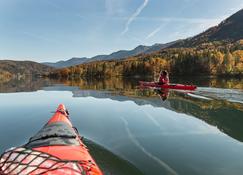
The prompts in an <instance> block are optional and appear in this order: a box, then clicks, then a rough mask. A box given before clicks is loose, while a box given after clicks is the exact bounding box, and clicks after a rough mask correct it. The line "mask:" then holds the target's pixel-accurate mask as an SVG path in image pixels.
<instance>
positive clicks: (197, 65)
mask: <svg viewBox="0 0 243 175" xmlns="http://www.w3.org/2000/svg"><path fill="white" fill-rule="evenodd" d="M161 69H167V70H168V71H169V72H171V73H172V74H174V75H241V74H242V72H243V40H239V41H236V42H233V43H222V42H210V43H204V44H201V45H199V46H197V47H192V48H169V49H164V50H161V51H159V52H155V53H152V54H142V55H138V56H134V57H129V58H127V59H125V60H120V61H115V60H114V61H96V62H92V63H86V64H81V65H78V66H72V67H70V68H64V69H59V70H55V71H53V72H51V74H50V76H52V77H89V76H93V77H111V76H153V75H156V74H158V72H159V71H160V70H161Z"/></svg>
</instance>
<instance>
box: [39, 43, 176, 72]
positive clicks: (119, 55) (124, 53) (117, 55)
mask: <svg viewBox="0 0 243 175" xmlns="http://www.w3.org/2000/svg"><path fill="white" fill-rule="evenodd" d="M176 42H178V41H174V42H170V43H166V44H154V45H152V46H144V45H139V46H137V47H136V48H135V49H133V50H120V51H117V52H113V53H111V54H110V55H97V56H94V57H92V58H86V57H82V58H71V59H69V60H66V61H58V62H55V63H52V62H44V63H42V64H44V65H47V66H51V67H54V68H64V67H70V66H75V65H79V64H82V63H88V62H92V61H104V60H119V59H123V58H127V57H131V56H135V55H138V54H148V53H152V52H156V51H159V50H161V49H164V48H167V47H169V46H171V45H173V44H175V43H176Z"/></svg>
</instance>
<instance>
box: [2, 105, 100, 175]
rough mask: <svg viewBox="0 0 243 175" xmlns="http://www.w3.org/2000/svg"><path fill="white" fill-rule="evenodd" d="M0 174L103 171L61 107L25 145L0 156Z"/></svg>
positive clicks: (78, 174) (93, 174) (88, 174)
mask: <svg viewBox="0 0 243 175" xmlns="http://www.w3.org/2000/svg"><path fill="white" fill-rule="evenodd" d="M0 174H1V175H7V174H8V175H9V174H12V175H15V174H21V175H36V174H43V175H61V174H64V175H65V174H69V175H83V174H85V175H102V172H101V170H100V169H99V167H98V166H97V164H96V163H95V161H94V160H93V158H92V157H91V155H90V154H89V152H88V149H87V147H86V146H85V145H84V144H83V142H82V141H81V137H80V136H79V134H78V131H77V129H75V128H74V127H73V126H72V123H71V122H70V120H69V117H68V112H67V110H66V108H65V106H64V105H62V104H61V105H59V107H58V108H57V110H56V112H55V114H54V115H53V116H52V118H51V119H50V120H49V121H48V122H47V124H46V125H45V126H44V127H43V128H42V129H41V130H40V131H39V132H38V133H37V134H36V135H34V136H33V137H31V138H30V140H29V142H28V143H27V144H25V145H23V146H22V147H17V148H12V149H10V150H8V151H6V152H5V153H3V154H2V155H1V157H0Z"/></svg>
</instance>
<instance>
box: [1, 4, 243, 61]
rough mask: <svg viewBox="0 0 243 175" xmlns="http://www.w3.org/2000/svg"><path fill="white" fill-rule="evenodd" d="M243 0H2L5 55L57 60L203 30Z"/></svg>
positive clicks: (23, 58) (242, 5) (95, 53)
mask: <svg viewBox="0 0 243 175" xmlns="http://www.w3.org/2000/svg"><path fill="white" fill-rule="evenodd" d="M241 8H243V1H242V0H0V59H14V60H34V61H40V62H42V61H57V60H65V59H69V58H71V57H92V56H95V55H98V54H109V53H111V52H114V51H117V50H121V49H133V48H134V47H136V46H137V45H141V44H142V45H152V44H155V43H166V42H170V41H173V40H177V39H182V38H186V37H190V36H193V35H195V34H198V33H200V32H202V31H204V30H206V29H207V28H208V27H211V26H214V25H217V24H218V23H219V22H220V21H221V20H223V19H225V18H226V17H228V16H230V15H231V14H233V13H235V12H236V11H238V10H239V9H241Z"/></svg>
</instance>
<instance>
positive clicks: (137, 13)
mask: <svg viewBox="0 0 243 175" xmlns="http://www.w3.org/2000/svg"><path fill="white" fill-rule="evenodd" d="M148 2H149V0H144V2H143V4H142V5H140V6H139V7H138V8H137V9H136V11H135V13H133V14H132V16H130V17H129V18H128V20H127V22H126V25H125V29H124V30H123V32H122V33H121V34H122V35H124V34H125V33H127V31H128V30H129V25H130V24H131V23H132V22H133V21H134V20H135V18H136V17H137V16H138V15H139V14H140V13H141V12H142V10H143V9H144V8H145V7H146V6H147V4H148Z"/></svg>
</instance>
